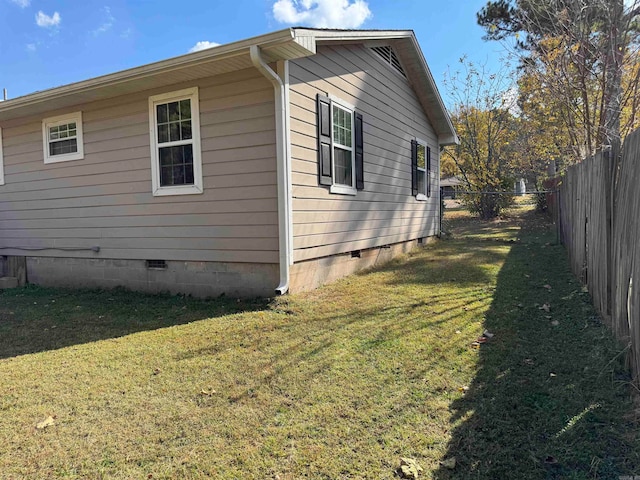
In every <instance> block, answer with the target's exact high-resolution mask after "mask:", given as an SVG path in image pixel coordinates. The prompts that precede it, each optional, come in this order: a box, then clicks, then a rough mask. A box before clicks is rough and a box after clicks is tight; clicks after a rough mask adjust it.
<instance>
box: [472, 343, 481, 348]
mask: <svg viewBox="0 0 640 480" xmlns="http://www.w3.org/2000/svg"><path fill="white" fill-rule="evenodd" d="M471 348H480V344H479V343H478V342H472V343H471Z"/></svg>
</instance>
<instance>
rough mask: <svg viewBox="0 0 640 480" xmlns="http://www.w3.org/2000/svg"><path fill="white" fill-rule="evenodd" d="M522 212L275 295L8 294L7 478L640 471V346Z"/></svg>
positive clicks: (3, 373)
mask: <svg viewBox="0 0 640 480" xmlns="http://www.w3.org/2000/svg"><path fill="white" fill-rule="evenodd" d="M518 212H519V211H518V210H514V211H513V213H512V215H513V216H512V218H510V219H507V220H503V221H500V222H492V223H482V222H477V221H470V220H469V219H468V218H467V217H466V216H465V215H464V214H463V213H462V212H452V213H450V214H448V215H450V217H448V222H447V225H448V228H450V230H451V231H452V232H453V235H452V237H450V238H449V239H447V240H443V241H440V242H437V243H435V244H431V245H429V246H427V247H426V248H424V249H423V250H421V251H417V252H415V253H413V254H411V255H408V256H406V257H404V258H402V259H400V260H398V261H395V262H392V263H391V264H389V265H387V266H386V267H385V268H382V269H378V270H375V271H372V272H369V273H366V274H362V275H356V276H352V277H350V278H347V279H345V280H343V281H340V282H337V283H335V284H333V285H330V286H327V287H323V288H321V289H318V290H316V291H314V292H310V293H307V294H300V295H291V296H286V297H281V298H279V299H276V300H273V301H251V302H247V301H237V300H235V299H219V300H211V301H199V300H194V299H191V298H181V297H166V296H145V295H139V294H133V293H129V292H124V291H110V292H96V291H85V292H70V291H65V290H53V289H43V288H35V287H29V288H25V289H16V290H10V291H4V292H2V293H0V379H1V382H0V478H2V479H21V478H29V479H31V478H34V479H41V478H90V479H97V478H127V479H128V478H132V479H139V478H153V479H161V478H166V479H175V478H222V479H232V478H238V479H249V478H251V479H253V478H256V479H280V480H285V479H299V478H314V479H342V478H344V479H346V478H353V479H358V478H369V479H385V478H398V473H397V469H398V466H399V462H400V457H410V458H413V459H415V460H416V461H417V462H418V464H419V465H420V466H421V467H422V468H423V469H424V472H423V473H422V475H421V476H420V478H435V479H467V478H468V479H471V478H473V479H478V478H481V479H507V478H508V479H544V478H563V479H564V478H569V479H593V478H598V479H616V480H617V479H618V475H633V474H636V475H640V441H639V440H638V436H637V433H636V432H637V430H638V424H637V415H634V410H633V405H632V402H631V398H630V391H631V386H630V384H629V378H628V375H627V374H626V373H625V371H624V369H623V364H624V352H623V351H622V348H621V347H620V346H619V345H618V344H616V343H615V342H614V341H612V339H611V337H610V335H609V334H608V332H607V330H606V328H605V327H603V326H602V325H601V323H600V322H599V320H598V318H597V316H596V315H595V313H594V311H593V309H592V308H591V306H590V304H589V297H588V295H587V294H586V293H584V292H583V291H582V289H581V288H580V286H579V285H578V284H577V283H576V282H575V281H574V280H573V278H572V277H571V275H570V273H569V272H568V267H567V262H566V258H565V253H564V250H563V248H562V247H561V246H558V245H556V244H555V243H554V242H555V235H554V233H553V231H552V230H551V229H549V227H548V226H547V225H544V224H543V223H542V222H540V219H536V218H535V217H534V216H533V215H532V214H530V213H525V214H521V213H518ZM545 305H546V307H544V308H543V306H545ZM545 308H548V310H549V311H548V312H547V311H546V310H545ZM485 329H487V330H489V331H490V332H491V333H493V334H494V335H495V336H494V337H493V338H491V339H490V340H489V341H488V342H487V343H486V344H482V345H481V346H480V347H479V348H474V347H473V346H472V345H471V344H472V342H474V341H475V340H476V339H477V337H478V336H479V335H481V334H482V332H483V331H484V330H485ZM50 416H51V417H53V424H52V425H50V426H47V427H46V428H36V425H37V424H38V423H39V422H41V421H43V420H45V419H47V418H48V417H50ZM452 458H455V460H456V465H455V467H454V468H453V469H451V468H448V467H444V466H441V465H440V462H441V461H442V460H449V461H450V460H451V459H452Z"/></svg>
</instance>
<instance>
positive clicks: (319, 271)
mask: <svg viewBox="0 0 640 480" xmlns="http://www.w3.org/2000/svg"><path fill="white" fill-rule="evenodd" d="M436 238H437V237H425V238H423V239H420V241H419V240H410V241H407V242H401V243H395V244H393V245H387V246H385V247H376V248H370V249H367V250H359V251H355V252H349V253H345V254H340V255H333V256H330V257H323V258H315V259H312V260H306V261H304V262H299V263H295V264H294V265H292V266H291V277H290V283H289V291H290V292H291V293H296V292H305V291H308V290H313V289H314V288H318V287H319V286H321V285H325V284H327V283H331V282H335V281H336V280H339V279H340V278H343V277H346V276H348V275H351V274H353V273H355V272H358V271H360V270H364V269H367V268H371V267H374V266H376V265H382V264H384V263H387V262H389V261H390V260H392V259H393V258H395V257H397V256H398V255H402V254H404V253H408V252H409V251H411V250H413V249H414V248H417V247H421V246H423V245H426V244H427V243H431V242H432V241H433V240H435V239H436Z"/></svg>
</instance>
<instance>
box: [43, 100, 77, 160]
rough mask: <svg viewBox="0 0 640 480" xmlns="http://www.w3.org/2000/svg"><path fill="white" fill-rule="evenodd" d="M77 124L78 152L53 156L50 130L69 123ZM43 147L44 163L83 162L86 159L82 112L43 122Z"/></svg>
mask: <svg viewBox="0 0 640 480" xmlns="http://www.w3.org/2000/svg"><path fill="white" fill-rule="evenodd" d="M74 122H75V124H76V137H75V138H76V147H77V151H75V152H72V153H62V154H59V155H51V154H50V152H49V146H50V144H51V140H50V139H49V129H50V128H51V127H57V126H59V125H66V124H68V123H74ZM42 147H43V150H44V163H58V162H69V161H71V160H82V159H83V158H84V137H83V133H82V112H73V113H67V114H65V115H58V116H56V117H49V118H45V119H43V120H42Z"/></svg>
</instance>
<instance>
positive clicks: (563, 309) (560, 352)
mask: <svg viewBox="0 0 640 480" xmlns="http://www.w3.org/2000/svg"><path fill="white" fill-rule="evenodd" d="M518 236H520V237H521V238H522V241H521V242H519V243H516V244H514V245H513V247H512V248H511V250H510V253H509V254H508V256H507V258H506V261H505V263H504V265H503V267H502V269H501V270H500V273H499V274H498V279H497V285H496V290H495V294H494V298H493V301H492V304H491V307H490V309H489V311H488V312H487V313H486V316H485V319H484V327H485V328H486V329H487V330H489V332H491V333H493V334H494V335H495V336H494V337H493V338H492V339H491V340H490V341H489V342H488V343H487V344H485V345H482V346H481V348H480V351H479V361H478V370H477V373H476V375H475V378H474V379H473V382H472V383H471V384H470V385H468V388H469V389H468V391H467V392H466V394H465V395H464V396H463V397H461V398H460V399H459V400H456V401H455V402H454V403H453V404H452V414H453V418H452V428H453V433H452V439H451V441H450V442H449V444H448V447H447V453H446V455H445V458H452V457H455V459H456V466H455V469H448V468H446V467H440V469H439V470H438V471H437V472H435V476H434V478H436V479H440V480H448V479H471V478H473V479H498V478H509V479H543V478H547V479H560V478H562V479H587V478H590V479H591V478H598V479H618V478H619V476H620V475H633V474H636V475H640V455H639V451H640V449H639V448H638V444H637V443H636V442H637V441H638V440H637V436H636V430H635V429H636V428H637V426H635V425H633V423H632V422H631V420H630V413H631V412H632V409H633V406H632V403H631V400H630V390H629V385H628V380H629V378H628V374H627V373H626V371H625V369H624V366H623V362H622V357H623V355H621V350H622V347H621V346H620V345H618V344H616V343H615V341H614V340H613V339H612V336H611V334H610V333H609V332H608V331H607V330H606V328H605V327H604V326H603V325H602V324H601V322H600V321H599V319H598V317H597V315H596V313H595V311H594V309H593V308H592V307H591V304H590V298H589V296H588V294H586V293H584V292H583V291H582V289H581V286H580V285H579V284H578V283H577V282H576V280H575V278H574V277H573V276H572V274H571V273H570V271H569V267H568V262H567V261H566V254H565V251H564V248H563V247H562V246H560V245H554V244H553V241H554V240H555V237H554V234H553V232H552V231H547V232H546V233H545V232H541V231H539V230H537V231H536V230H530V229H529V228H528V227H527V225H526V224H525V225H524V227H523V230H522V231H520V232H518ZM544 305H546V306H548V307H550V308H549V311H546V307H544ZM625 418H626V419H627V420H625Z"/></svg>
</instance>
